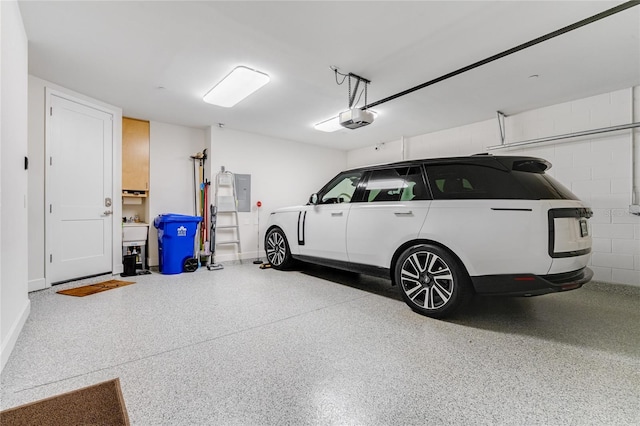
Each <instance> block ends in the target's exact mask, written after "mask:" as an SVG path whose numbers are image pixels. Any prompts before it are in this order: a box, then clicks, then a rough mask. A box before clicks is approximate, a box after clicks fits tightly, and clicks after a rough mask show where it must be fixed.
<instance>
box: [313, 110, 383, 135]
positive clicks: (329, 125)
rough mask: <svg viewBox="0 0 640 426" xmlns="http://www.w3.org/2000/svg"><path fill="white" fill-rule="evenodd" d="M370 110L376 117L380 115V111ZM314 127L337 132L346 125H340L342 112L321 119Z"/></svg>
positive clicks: (323, 130)
mask: <svg viewBox="0 0 640 426" xmlns="http://www.w3.org/2000/svg"><path fill="white" fill-rule="evenodd" d="M369 112H370V113H372V114H373V116H374V117H377V116H378V113H377V112H375V111H371V110H369ZM313 128H314V129H316V130H320V131H321V132H327V133H330V132H337V131H338V130H342V129H344V127H342V126H341V125H340V114H338V115H336V116H335V117H331V118H330V119H328V120H325V121H321V122H320V123H318V124H315V125H314V126H313Z"/></svg>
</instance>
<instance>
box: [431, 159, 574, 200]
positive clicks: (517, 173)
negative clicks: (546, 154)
mask: <svg viewBox="0 0 640 426" xmlns="http://www.w3.org/2000/svg"><path fill="white" fill-rule="evenodd" d="M427 177H428V179H429V184H430V185H431V190H432V191H433V198H434V199H436V200H456V199H520V200H557V199H565V200H577V197H576V196H575V195H573V194H572V193H571V191H569V190H568V189H567V188H565V187H564V186H562V184H560V183H559V182H557V181H556V180H555V179H553V178H552V177H551V176H549V175H547V174H545V173H544V171H543V170H539V169H533V168H531V169H530V170H529V169H526V170H525V169H522V168H520V170H512V171H506V170H501V169H497V168H493V167H490V166H483V165H476V164H448V165H440V166H430V167H428V168H427Z"/></svg>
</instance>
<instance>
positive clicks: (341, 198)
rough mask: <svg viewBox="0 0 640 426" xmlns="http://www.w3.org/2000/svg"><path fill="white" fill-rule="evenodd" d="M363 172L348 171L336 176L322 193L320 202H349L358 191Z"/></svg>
mask: <svg viewBox="0 0 640 426" xmlns="http://www.w3.org/2000/svg"><path fill="white" fill-rule="evenodd" d="M361 177H362V172H360V171H355V172H346V173H342V174H340V175H338V176H336V177H335V178H334V179H333V180H332V181H331V182H329V184H328V185H327V186H325V187H324V188H323V190H322V192H321V194H320V204H336V203H349V202H351V198H353V193H354V192H355V191H356V187H357V186H358V182H360V178H361Z"/></svg>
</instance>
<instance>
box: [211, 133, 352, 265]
mask: <svg viewBox="0 0 640 426" xmlns="http://www.w3.org/2000/svg"><path fill="white" fill-rule="evenodd" d="M209 135H210V141H209V147H210V148H209V155H210V161H211V174H212V176H211V181H212V182H214V181H215V175H216V174H217V173H218V172H219V171H220V167H221V166H225V167H226V169H227V170H228V171H231V172H233V173H238V174H250V175H251V206H252V211H251V212H246V213H239V221H240V234H241V243H242V253H241V254H240V258H241V259H255V258H256V257H257V255H258V254H259V256H260V257H261V258H262V259H264V247H263V239H264V231H265V226H266V224H267V220H268V218H269V214H270V213H271V211H273V210H275V209H277V208H280V207H285V206H289V205H297V204H305V203H307V201H308V200H309V196H310V195H311V194H312V193H313V192H316V191H318V190H319V189H320V188H321V187H322V186H323V185H324V184H325V183H327V182H328V181H329V179H331V178H332V177H333V176H335V175H336V174H337V173H338V172H340V171H342V170H344V169H345V168H346V164H347V155H346V152H344V151H340V150H334V149H327V148H321V147H318V146H314V145H309V144H305V143H300V142H293V141H288V140H282V139H275V138H271V137H267V136H262V135H257V134H253V133H245V132H240V131H236V130H232V129H226V128H223V129H221V128H219V127H212V128H210V130H209ZM213 193H214V190H213V188H212V190H211V194H212V195H211V197H212V198H213ZM257 201H261V202H262V207H261V208H260V212H259V214H260V229H259V231H260V236H259V237H258V225H257V218H258V216H257V213H256V210H257V207H256V202H257ZM223 221H224V218H223V217H220V218H219V219H218V222H219V223H223ZM219 238H220V239H222V238H223V236H222V230H221V231H219ZM258 241H259V243H260V247H259V253H257V250H258V248H257V247H258V246H257V243H258ZM236 259H237V256H236V252H235V250H234V247H233V246H220V247H218V248H217V250H216V262H218V261H228V260H236Z"/></svg>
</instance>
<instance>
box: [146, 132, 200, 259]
mask: <svg viewBox="0 0 640 426" xmlns="http://www.w3.org/2000/svg"><path fill="white" fill-rule="evenodd" d="M150 125H151V129H150V145H149V151H150V152H149V158H150V170H149V175H150V176H149V180H150V182H149V199H148V200H147V203H149V206H148V208H149V216H148V218H147V220H148V221H149V223H150V224H151V225H150V226H149V246H148V252H147V257H148V259H149V265H150V266H157V265H158V231H157V229H155V227H154V226H153V220H154V219H155V218H156V217H157V216H158V215H160V214H163V213H178V214H186V215H194V213H195V212H194V211H193V197H194V195H193V188H194V187H193V161H192V160H191V158H190V156H192V155H194V154H196V153H197V152H201V151H202V150H203V149H205V147H206V142H205V130H203V129H195V128H191V127H184V126H177V125H173V124H165V123H159V122H156V121H152V122H151V123H150Z"/></svg>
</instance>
